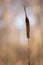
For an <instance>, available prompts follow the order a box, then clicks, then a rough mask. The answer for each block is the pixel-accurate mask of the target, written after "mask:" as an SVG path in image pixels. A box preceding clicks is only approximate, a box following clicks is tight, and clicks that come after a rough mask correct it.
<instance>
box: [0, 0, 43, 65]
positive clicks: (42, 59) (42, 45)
mask: <svg viewBox="0 0 43 65" xmlns="http://www.w3.org/2000/svg"><path fill="white" fill-rule="evenodd" d="M17 2H19V0H18V1H17V0H0V22H1V23H2V25H1V23H0V65H28V55H29V54H30V64H31V65H43V0H25V1H24V4H25V5H26V8H29V7H31V9H32V10H33V13H34V15H35V17H36V23H35V24H34V25H33V26H31V27H30V29H31V31H30V39H29V45H28V40H27V38H25V39H24V40H21V38H20V36H21V35H23V36H24V37H26V34H25V33H26V31H25V28H23V29H18V28H17V27H16V26H15V25H13V24H12V21H13V19H15V18H16V16H18V14H19V13H20V12H21V11H22V10H21V7H19V6H20V5H18V4H19V3H18V4H17ZM21 2H22V3H23V1H21V0H20V4H21ZM15 3H16V4H15ZM21 6H22V4H21ZM24 19H25V18H24ZM14 22H16V21H14ZM22 38H23V37H22ZM28 47H29V48H30V52H28Z"/></svg>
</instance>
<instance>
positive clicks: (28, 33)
mask: <svg viewBox="0 0 43 65" xmlns="http://www.w3.org/2000/svg"><path fill="white" fill-rule="evenodd" d="M24 11H25V16H26V19H25V22H26V33H27V38H28V39H29V37H30V25H29V19H28V17H27V14H26V10H25V6H24Z"/></svg>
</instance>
